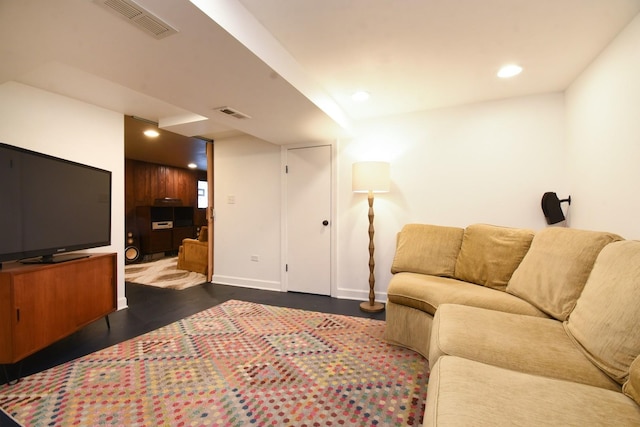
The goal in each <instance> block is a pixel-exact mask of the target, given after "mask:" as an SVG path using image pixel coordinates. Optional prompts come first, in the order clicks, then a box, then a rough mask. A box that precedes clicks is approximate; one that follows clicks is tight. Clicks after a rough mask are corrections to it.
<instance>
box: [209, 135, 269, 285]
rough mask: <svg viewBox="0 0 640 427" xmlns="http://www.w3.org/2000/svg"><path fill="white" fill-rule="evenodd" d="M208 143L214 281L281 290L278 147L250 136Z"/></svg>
mask: <svg viewBox="0 0 640 427" xmlns="http://www.w3.org/2000/svg"><path fill="white" fill-rule="evenodd" d="M213 147H214V155H213V156H214V188H215V192H214V207H215V223H214V276H213V282H215V283H221V284H228V285H235V286H246V287H252V288H258V289H269V290H280V289H281V279H280V273H281V268H280V264H281V262H280V261H281V259H280V199H281V195H280V175H281V170H280V147H279V146H277V145H274V144H271V143H268V142H265V141H262V140H260V139H257V138H254V137H251V136H241V137H235V138H230V139H225V140H220V141H216V142H215V143H214V145H213ZM230 198H232V199H233V203H230V201H231V200H230ZM252 255H257V256H258V259H259V261H258V262H255V261H251V256H252Z"/></svg>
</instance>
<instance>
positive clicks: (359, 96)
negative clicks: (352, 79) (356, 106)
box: [351, 90, 370, 102]
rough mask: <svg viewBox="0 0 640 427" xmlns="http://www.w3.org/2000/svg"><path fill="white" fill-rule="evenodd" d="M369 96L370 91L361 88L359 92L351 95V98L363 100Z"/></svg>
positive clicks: (357, 100)
mask: <svg viewBox="0 0 640 427" xmlns="http://www.w3.org/2000/svg"><path fill="white" fill-rule="evenodd" d="M369 96H370V95H369V92H367V91H364V90H359V91H358V92H356V93H354V94H353V95H351V99H353V100H354V101H356V102H363V101H366V100H367V99H369Z"/></svg>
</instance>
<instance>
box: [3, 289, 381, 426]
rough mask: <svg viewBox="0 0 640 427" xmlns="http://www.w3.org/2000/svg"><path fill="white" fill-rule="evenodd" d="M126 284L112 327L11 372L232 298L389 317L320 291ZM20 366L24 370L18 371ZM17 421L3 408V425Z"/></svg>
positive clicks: (98, 328) (78, 337) (47, 364)
mask: <svg viewBox="0 0 640 427" xmlns="http://www.w3.org/2000/svg"><path fill="white" fill-rule="evenodd" d="M125 286H126V289H125V294H126V297H127V301H128V305H129V307H128V308H126V309H124V310H119V311H117V312H115V313H112V314H110V315H109V321H110V323H111V329H107V324H106V322H105V321H104V320H98V321H95V322H93V323H91V324H90V325H87V326H86V327H84V328H83V329H81V330H80V331H78V332H76V333H75V334H73V335H71V336H69V337H67V338H64V339H62V340H60V341H58V342H56V343H54V344H52V345H51V346H49V347H47V348H45V349H43V350H41V351H39V352H37V353H35V354H33V355H31V356H29V357H27V358H26V359H24V360H23V361H22V362H21V363H20V364H16V365H14V366H9V367H7V372H8V374H9V376H11V377H14V376H16V375H20V376H23V377H24V376H28V375H31V374H34V373H36V372H40V371H43V370H46V369H49V368H51V367H53V366H57V365H59V364H61V363H65V362H68V361H70V360H73V359H76V358H78V357H81V356H84V355H86V354H89V353H93V352H94V351H97V350H101V349H103V348H106V347H109V346H111V345H114V344H117V343H119V342H122V341H126V340H128V339H130V338H133V337H136V336H138V335H142V334H144V333H146V332H149V331H152V330H154V329H158V328H160V327H162V326H165V325H168V324H170V323H173V322H175V321H177V320H180V319H182V318H184V317H187V316H190V315H192V314H195V313H198V312H200V311H202V310H206V309H208V308H210V307H213V306H214V305H218V304H221V303H223V302H225V301H228V300H231V299H235V300H243V301H250V302H255V303H259V304H267V305H275V306H281V307H291V308H300V309H304V310H312V311H320V312H325V313H334V314H344V315H347V316H359V317H368V318H372V319H378V320H384V319H385V313H384V312H382V313H375V314H373V313H365V312H363V311H361V310H360V308H359V302H358V301H352V300H344V299H336V298H331V297H327V296H321V295H310V294H301V293H295V292H274V291H263V290H257V289H247V288H239V287H235V286H226V285H218V284H212V283H206V284H202V285H198V286H194V287H191V288H188V289H184V290H181V291H175V290H172V289H162V288H156V287H153V286H145V285H138V284H134V283H126V284H125ZM62 309H64V308H62ZM18 370H20V372H19V373H18ZM6 382H7V380H6V378H5V375H4V374H0V384H5V383H6ZM15 425H16V424H15V423H13V422H12V421H11V420H9V419H8V418H7V417H6V416H5V415H4V414H3V413H2V411H0V427H4V426H15Z"/></svg>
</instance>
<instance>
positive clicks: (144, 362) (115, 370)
mask: <svg viewBox="0 0 640 427" xmlns="http://www.w3.org/2000/svg"><path fill="white" fill-rule="evenodd" d="M383 331H384V322H383V321H379V320H372V319H365V318H356V317H348V316H342V315H334V314H326V313H317V312H311V311H304V310H297V309H290V308H282V307H272V306H265V305H259V304H254V303H249V302H243V301H235V300H232V301H227V302H226V303H224V304H221V305H218V306H215V307H213V308H211V309H208V310H205V311H202V312H200V313H198V314H195V315H193V316H191V317H188V318H186V319H183V320H180V321H178V322H175V323H173V324H171V325H168V326H166V327H164V328H161V329H158V330H156V331H153V332H150V333H148V334H145V335H142V336H140V337H137V338H134V339H132V340H129V341H126V342H123V343H121V344H117V345H115V346H113V347H110V348H107V349H104V350H101V351H98V352H96V353H93V354H90V355H88V356H85V357H82V358H80V359H77V360H75V361H72V362H69V363H66V364H63V365H60V366H57V367H55V368H52V369H49V370H47V371H44V372H41V373H38V374H34V375H31V376H29V377H26V378H23V379H22V380H21V381H20V382H19V383H18V384H16V385H13V386H9V385H3V386H0V407H2V408H3V409H4V410H5V411H6V412H7V413H9V414H10V415H11V416H13V417H14V418H15V419H17V420H18V421H19V422H20V423H23V424H24V425H25V426H45V425H46V426H73V425H79V426H87V425H90V426H95V425H112V426H115V425H117V426H143V425H165V426H182V425H185V426H246V425H255V426H282V425H290V426H316V425H317V426H320V425H334V426H336V425H348V426H354V425H358V426H390V425H418V424H421V423H422V414H423V412H424V401H425V398H426V390H427V382H428V362H427V361H426V359H424V358H423V357H422V356H420V355H418V354H417V353H414V352H412V351H409V350H406V349H403V348H399V347H395V346H391V345H389V344H386V343H385V342H384V341H383V340H382V334H383Z"/></svg>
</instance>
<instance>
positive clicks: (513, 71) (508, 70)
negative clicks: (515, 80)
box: [498, 64, 522, 79]
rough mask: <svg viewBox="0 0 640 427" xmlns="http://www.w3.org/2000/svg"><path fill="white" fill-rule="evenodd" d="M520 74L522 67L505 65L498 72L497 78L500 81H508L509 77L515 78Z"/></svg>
mask: <svg viewBox="0 0 640 427" xmlns="http://www.w3.org/2000/svg"><path fill="white" fill-rule="evenodd" d="M521 72H522V67H521V66H519V65H516V64H509V65H505V66H504V67H502V68H500V70H499V71H498V77H500V78H501V79H508V78H509V77H513V76H517V75H518V74H520V73H521Z"/></svg>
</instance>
